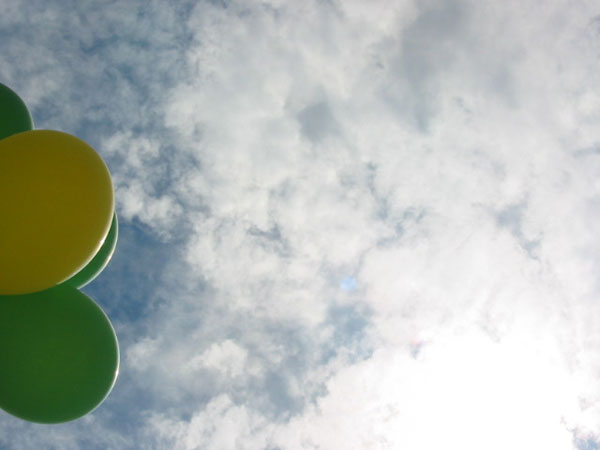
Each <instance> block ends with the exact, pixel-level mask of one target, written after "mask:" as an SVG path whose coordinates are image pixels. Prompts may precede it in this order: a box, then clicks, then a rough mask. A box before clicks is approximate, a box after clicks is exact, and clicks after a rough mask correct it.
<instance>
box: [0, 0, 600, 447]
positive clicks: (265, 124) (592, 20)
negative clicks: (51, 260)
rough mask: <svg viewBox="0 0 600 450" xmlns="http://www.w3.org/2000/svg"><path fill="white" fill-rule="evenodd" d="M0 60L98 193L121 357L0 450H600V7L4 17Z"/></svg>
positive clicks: (415, 1) (325, 1)
mask: <svg viewBox="0 0 600 450" xmlns="http://www.w3.org/2000/svg"><path fill="white" fill-rule="evenodd" d="M0 42H1V44H0V82H2V83H4V84H6V85H8V86H10V87H11V88H12V89H13V90H15V91H16V92H18V93H19V95H20V96H21V97H22V98H23V99H24V100H25V102H26V103H27V105H28V106H29V108H30V110H31V112H32V114H33V117H34V121H35V124H36V127H37V128H48V129H55V130H62V131H66V132H68V133H71V134H74V135H76V136H78V137H80V138H82V139H84V140H85V141H87V142H88V143H89V144H90V145H92V146H93V147H94V148H95V149H97V151H98V152H99V153H100V154H101V156H102V157H103V158H104V159H105V161H106V162H107V164H108V166H109V168H110V170H111V173H112V176H113V181H114V186H115V192H116V200H117V214H118V215H119V219H120V237H119V238H120V240H119V243H118V246H117V251H116V253H115V256H114V258H113V260H112V262H111V264H110V265H109V266H108V267H107V269H106V270H105V271H104V273H103V274H102V275H101V276H100V277H99V278H98V279H96V280H95V281H94V282H93V283H92V284H90V285H89V286H88V287H86V288H85V291H86V292H87V293H88V294H89V295H90V296H92V297H93V298H94V299H95V300H96V301H97V302H98V303H99V304H100V305H101V306H102V308H103V309H104V310H105V311H106V312H107V314H108V315H109V317H110V318H111V320H112V322H113V324H114V326H115V329H116V331H117V334H118V337H119V341H120V348H121V373H120V375H119V379H118V380H117V384H116V386H115V388H114V390H113V391H112V393H111V395H110V397H109V398H108V399H107V400H106V401H105V402H104V403H103V404H102V405H101V406H100V407H99V408H98V409H97V410H96V411H95V412H94V413H93V414H90V415H88V416H86V417H84V418H82V419H79V420H76V421H74V422H70V423H67V424H62V425H53V426H49V425H37V424H30V423H27V422H24V421H22V420H19V419H16V418H13V417H12V416H10V415H8V414H6V413H4V412H2V411H0V448H2V449H19V450H21V449H40V448H44V449H60V450H64V449H67V450H68V449H80V448H81V449H91V450H95V449H115V450H120V449H188V450H191V449H210V450H226V449H232V450H237V449H249V450H254V449H257V450H288V449H289V450H296V449H298V450H300V449H315V450H316V449H321V450H329V449H334V450H336V449H343V450H354V449H356V450H362V449H406V450H431V449H450V450H453V449H460V450H474V449H486V450H506V449H515V450H521V449H527V450H538V449H543V450H572V449H574V450H595V449H600V383H599V381H598V380H599V379H600V235H599V234H598V231H597V230H599V229H600V91H599V87H600V5H599V4H598V2H597V0H574V1H573V0H571V1H567V0H550V1H546V2H542V3H540V2H538V1H536V0H503V1H496V0H483V1H481V0H368V1H367V0H305V1H292V0H260V1H259V0H255V1H251V0H232V1H229V0H212V1H209V0H205V1H192V2H190V1H174V2H164V1H159V0H137V1H136V0H131V1H127V2H121V1H116V0H96V1H92V0H87V1H86V0H84V1H81V0H0ZM595 230H596V231H595Z"/></svg>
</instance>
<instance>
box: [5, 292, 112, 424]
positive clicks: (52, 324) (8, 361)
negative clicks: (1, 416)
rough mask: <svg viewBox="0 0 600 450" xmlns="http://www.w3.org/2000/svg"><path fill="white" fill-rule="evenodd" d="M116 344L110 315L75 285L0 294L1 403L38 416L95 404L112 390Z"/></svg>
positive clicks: (73, 413) (52, 418) (57, 417)
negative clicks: (30, 291)
mask: <svg viewBox="0 0 600 450" xmlns="http://www.w3.org/2000/svg"><path fill="white" fill-rule="evenodd" d="M118 369H119V347H118V343H117V338H116V336H115V332H114V330H113V328H112V325H111V324H110V321H109V320H108V318H107V317H106V315H105V314H104V312H103V311H102V310H101V309H100V307H99V306H98V305H96V303H94V302H93V301H92V300H91V299H90V298H89V297H87V296H86V295H85V294H83V293H81V292H80V291H78V290H77V289H75V288H73V287H70V286H57V287H55V288H52V289H48V290H45V291H42V292H37V293H34V294H26V295H14V296H13V295H10V296H0V407H1V408H2V409H4V410H5V411H7V412H8V413H10V414H13V415H15V416H17V417H20V418H22V419H25V420H29V421H32V422H39V423H59V422H66V421H70V420H73V419H77V418H78V417H81V416H83V415H84V414H86V413H88V412H90V411H92V410H93V409H94V408H96V407H97V406H98V405H99V404H100V403H101V402H102V401H103V400H104V398H106V396H107V395H108V393H109V392H110V391H111V389H112V387H113V385H114V383H115V380H116V377H117V374H118Z"/></svg>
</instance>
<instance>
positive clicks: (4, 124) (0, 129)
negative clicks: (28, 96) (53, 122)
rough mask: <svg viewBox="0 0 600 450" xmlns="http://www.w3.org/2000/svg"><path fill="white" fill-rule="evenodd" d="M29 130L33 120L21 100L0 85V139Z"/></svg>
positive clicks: (31, 127)
mask: <svg viewBox="0 0 600 450" xmlns="http://www.w3.org/2000/svg"><path fill="white" fill-rule="evenodd" d="M31 129H33V120H32V119H31V114H30V113H29V110H28V109H27V106H25V103H24V102H23V100H21V98H20V97H19V96H18V95H17V94H16V93H15V92H14V91H12V90H11V89H10V88H9V87H8V86H5V85H3V84H2V83H0V139H4V138H5V137H8V136H12V135H13V134H16V133H21V132H23V131H29V130H31Z"/></svg>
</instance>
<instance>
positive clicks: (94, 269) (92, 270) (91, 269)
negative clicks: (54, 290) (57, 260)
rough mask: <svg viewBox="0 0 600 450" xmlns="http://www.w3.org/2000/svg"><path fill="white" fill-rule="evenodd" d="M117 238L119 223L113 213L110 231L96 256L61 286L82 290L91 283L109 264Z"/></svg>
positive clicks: (115, 214)
mask: <svg viewBox="0 0 600 450" xmlns="http://www.w3.org/2000/svg"><path fill="white" fill-rule="evenodd" d="M118 236H119V223H118V221H117V213H114V215H113V219H112V222H111V224H110V230H108V235H107V236H106V239H105V240H104V243H103V244H102V246H101V247H100V250H98V253H96V256H94V257H93V258H92V260H91V261H90V262H89V263H88V264H87V265H86V266H85V267H84V268H83V269H81V270H80V271H79V272H77V273H76V274H75V275H73V276H72V277H71V278H69V279H68V280H67V281H64V282H63V284H68V285H69V286H73V287H74V288H82V287H84V286H86V285H87V284H89V283H90V282H92V281H93V280H94V279H95V278H96V277H97V276H98V275H100V272H102V271H103V270H104V268H105V267H106V265H107V264H108V263H109V262H110V259H111V258H112V255H113V253H114V252H115V247H116V246H117V238H118Z"/></svg>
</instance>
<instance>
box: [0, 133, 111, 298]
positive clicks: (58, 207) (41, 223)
mask: <svg viewBox="0 0 600 450" xmlns="http://www.w3.org/2000/svg"><path fill="white" fill-rule="evenodd" d="M0 214H1V220H0V295H14V294H27V293H31V292H37V291H41V290H44V289H47V288H49V287H53V286H56V285H57V284H59V283H61V282H63V281H64V280H67V279H68V278H70V277H71V276H73V275H74V274H75V273H77V272H78V271H79V270H80V269H81V268H82V267H84V266H85V265H86V264H87V263H88V262H90V260H91V259H92V258H93V257H94V255H96V253H98V250H99V248H100V246H101V245H102V243H103V242H104V239H105V238H106V235H107V233H108V231H109V228H110V223H111V221H112V218H113V214H114V197H113V188H112V182H111V179H110V174H109V172H108V169H107V168H106V165H105V164H104V162H103V161H102V159H101V158H100V156H99V155H98V154H97V153H96V152H95V151H94V149H92V148H91V147H90V146H89V145H87V144H86V143H85V142H83V141H82V140H80V139H78V138H76V137H75V136H71V135H69V134H66V133H62V132H59V131H51V130H33V131H26V132H23V133H19V134H15V135H12V136H10V137H7V138H5V139H2V140H1V141H0Z"/></svg>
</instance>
